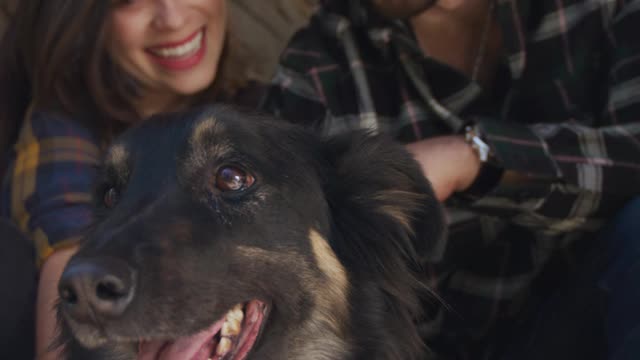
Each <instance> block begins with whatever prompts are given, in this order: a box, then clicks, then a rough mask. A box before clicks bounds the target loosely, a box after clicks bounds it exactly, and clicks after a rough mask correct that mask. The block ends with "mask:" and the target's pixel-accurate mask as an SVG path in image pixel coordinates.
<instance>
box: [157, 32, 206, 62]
mask: <svg viewBox="0 0 640 360" xmlns="http://www.w3.org/2000/svg"><path fill="white" fill-rule="evenodd" d="M205 37H206V32H205V29H204V28H201V29H199V30H198V31H196V32H194V33H193V34H191V35H189V36H188V37H187V38H185V39H183V40H181V41H177V42H172V43H165V44H161V45H156V46H153V47H149V48H147V49H146V51H147V54H148V55H149V57H150V58H151V60H152V61H154V62H155V63H156V64H158V65H160V66H162V67H163V68H166V69H167V70H173V71H178V70H188V69H191V68H193V67H195V66H196V65H198V64H199V63H200V61H202V58H203V57H204V54H205V52H206V41H205Z"/></svg>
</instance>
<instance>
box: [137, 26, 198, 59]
mask: <svg viewBox="0 0 640 360" xmlns="http://www.w3.org/2000/svg"><path fill="white" fill-rule="evenodd" d="M202 37H203V33H202V31H200V32H199V33H198V35H196V36H194V37H193V39H191V40H190V41H189V42H188V43H185V44H182V45H180V46H176V47H165V48H155V49H149V51H150V52H151V53H153V54H154V55H156V56H160V57H163V58H182V57H187V56H190V55H193V54H194V53H196V52H197V51H198V50H200V47H201V46H202Z"/></svg>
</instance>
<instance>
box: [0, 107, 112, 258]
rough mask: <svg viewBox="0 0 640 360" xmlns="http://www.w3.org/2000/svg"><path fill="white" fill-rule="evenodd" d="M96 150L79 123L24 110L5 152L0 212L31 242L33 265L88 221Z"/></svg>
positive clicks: (74, 238) (93, 140)
mask: <svg viewBox="0 0 640 360" xmlns="http://www.w3.org/2000/svg"><path fill="white" fill-rule="evenodd" d="M99 159H100V150H99V146H98V141H97V139H96V138H95V137H94V136H93V135H92V134H91V132H90V131H89V130H88V129H86V128H85V127H83V126H82V125H80V124H79V123H77V122H75V121H73V120H71V119H68V118H65V117H63V116H59V115H51V114H46V113H42V112H34V113H32V114H29V115H28V116H27V117H26V119H25V121H24V124H23V126H22V129H21V132H20V135H19V138H18V141H17V143H16V144H15V146H14V148H13V152H12V154H11V155H10V161H9V167H8V169H7V171H6V173H5V178H4V180H3V184H2V193H1V195H0V200H1V204H0V205H1V207H0V215H2V216H3V217H8V218H11V219H12V221H13V222H14V223H16V224H17V225H18V227H19V228H20V230H21V231H22V232H23V233H25V234H27V235H28V236H29V237H30V238H31V239H33V240H34V242H35V247H36V253H37V257H38V258H37V261H38V264H42V262H43V261H44V260H45V259H46V258H47V257H48V256H49V255H50V254H51V253H52V252H53V251H54V250H55V249H59V248H63V247H66V246H69V245H70V244H73V243H75V242H76V241H77V240H78V238H79V236H80V234H81V233H82V231H83V230H84V229H85V228H86V227H87V226H88V225H89V224H90V222H91V209H90V205H91V191H92V185H93V180H94V176H95V174H96V171H97V168H96V166H97V164H98V161H99Z"/></svg>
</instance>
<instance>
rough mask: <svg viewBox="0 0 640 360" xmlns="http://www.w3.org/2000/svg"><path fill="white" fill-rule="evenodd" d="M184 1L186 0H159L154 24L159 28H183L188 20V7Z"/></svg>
mask: <svg viewBox="0 0 640 360" xmlns="http://www.w3.org/2000/svg"><path fill="white" fill-rule="evenodd" d="M184 3H185V1H184V0H157V1H156V9H155V15H154V21H153V22H154V25H155V26H156V27H157V28H158V29H170V30H177V29H180V28H182V27H183V26H184V25H185V24H186V20H187V11H186V10H187V9H186V8H187V7H186V6H185V4H184Z"/></svg>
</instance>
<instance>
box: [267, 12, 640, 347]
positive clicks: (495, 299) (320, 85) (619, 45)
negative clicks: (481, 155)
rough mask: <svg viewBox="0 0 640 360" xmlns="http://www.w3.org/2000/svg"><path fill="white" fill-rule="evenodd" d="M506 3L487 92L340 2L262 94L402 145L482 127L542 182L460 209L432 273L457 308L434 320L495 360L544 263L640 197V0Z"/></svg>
mask: <svg viewBox="0 0 640 360" xmlns="http://www.w3.org/2000/svg"><path fill="white" fill-rule="evenodd" d="M496 11H497V13H498V19H499V21H500V23H501V26H502V34H503V44H504V48H505V55H504V57H503V62H502V68H501V70H500V71H499V73H498V77H497V80H496V81H497V86H496V89H495V90H494V91H493V93H492V94H487V93H484V92H483V91H482V89H481V88H480V87H479V86H478V85H477V84H475V83H473V82H470V81H469V80H468V79H467V78H465V77H464V76H462V75H460V74H459V73H458V72H456V71H454V70H452V69H450V68H448V67H447V66H445V65H443V64H440V63H437V62H436V61H434V60H432V59H430V58H429V56H428V54H427V55H425V54H424V53H423V52H422V51H421V50H420V49H419V48H418V46H417V43H416V40H415V38H414V36H413V34H412V32H411V30H410V29H409V28H408V27H407V26H406V24H405V23H401V22H393V23H390V22H385V21H384V20H381V19H377V18H376V17H375V16H374V15H372V14H371V12H369V11H367V9H366V7H365V6H362V5H360V4H359V1H357V0H337V1H326V2H325V4H324V7H323V8H321V9H320V10H319V11H318V12H317V14H316V15H315V16H314V17H313V19H312V20H311V23H310V25H309V26H308V27H307V28H306V29H303V30H302V31H300V32H299V33H298V34H296V35H295V36H294V38H293V40H292V41H291V43H290V45H289V47H288V48H287V49H286V50H285V51H284V53H283V55H282V58H281V63H280V67H279V69H278V71H277V74H276V76H275V78H274V85H273V87H272V89H271V91H270V94H269V96H268V97H267V100H266V103H265V107H266V109H268V110H269V111H271V112H273V113H275V114H277V115H279V116H281V117H283V118H285V119H288V120H290V121H294V122H300V123H303V124H307V125H311V126H315V127H316V128H318V129H319V131H322V132H324V133H338V132H344V131H349V130H350V129H355V128H367V129H371V130H372V131H378V132H387V133H390V134H392V135H393V136H394V137H396V138H397V139H398V140H399V141H402V142H411V141H416V140H419V139H423V138H427V137H431V136H436V135H443V134H449V133H452V132H455V131H457V130H458V129H459V128H460V127H461V126H462V124H463V123H464V122H466V121H475V122H477V123H478V124H479V125H480V126H481V128H482V129H483V131H484V133H485V134H486V137H487V140H488V142H489V144H490V145H491V147H492V149H493V151H494V152H495V154H496V158H497V159H498V161H499V162H500V165H501V166H502V167H504V168H505V169H507V170H512V171H515V172H517V173H521V174H526V175H527V176H528V177H529V178H532V179H536V180H537V181H532V182H528V183H520V184H518V185H514V184H509V185H507V184H500V185H498V186H497V187H496V188H494V189H493V190H492V191H490V192H489V193H488V194H487V195H486V196H483V197H482V198H480V199H477V200H475V201H474V202H473V203H470V204H468V203H467V204H463V207H464V210H466V211H470V212H465V211H462V210H461V209H460V204H457V205H456V208H455V209H453V208H452V209H451V214H452V225H451V227H450V229H451V235H450V236H449V238H448V239H447V240H446V241H445V242H444V243H442V244H439V246H437V247H436V248H437V250H438V251H436V252H434V254H432V259H433V262H432V265H433V266H432V267H431V269H430V272H431V276H432V281H433V286H434V288H435V289H437V291H438V293H439V294H440V295H441V296H442V298H443V299H444V301H445V302H446V303H447V304H448V305H449V307H448V309H445V308H444V307H443V308H441V309H439V310H437V314H436V315H435V316H434V317H433V319H431V321H430V322H429V324H428V326H427V327H426V328H425V331H427V332H430V334H431V337H432V339H433V341H432V344H431V345H432V346H433V347H434V348H435V349H436V350H437V351H440V352H441V353H442V354H443V355H445V357H447V358H471V359H485V358H489V357H492V355H494V354H492V353H491V350H490V349H491V348H492V347H493V345H492V344H494V345H495V341H491V339H493V340H496V341H497V340H498V339H503V340H504V338H503V335H504V334H505V333H506V332H508V331H509V330H508V329H509V323H510V322H511V321H512V320H513V318H514V317H515V316H517V314H519V313H520V312H521V309H522V308H523V307H522V306H521V304H522V303H523V300H525V299H528V300H531V299H534V298H535V296H534V295H532V294H535V289H533V285H532V284H534V282H533V279H534V278H536V277H537V275H538V274H540V272H541V271H542V270H543V267H544V268H549V266H550V263H553V264H555V265H558V264H561V265H562V264H568V263H570V261H566V262H563V261H561V260H560V259H559V258H561V256H559V254H567V253H569V254H573V255H575V253H574V248H576V247H581V246H582V245H585V247H586V244H588V241H590V239H591V238H592V236H591V234H592V233H593V231H594V230H597V229H598V228H599V227H600V226H601V224H602V223H603V222H604V221H605V220H606V219H607V218H608V217H609V216H611V215H612V214H613V213H614V212H615V211H616V209H619V208H620V206H621V205H622V204H623V203H624V202H625V201H627V200H628V199H630V198H631V197H633V196H637V195H638V194H640V38H639V34H640V1H636V0H618V1H616V0H563V1H558V0H498V4H497V8H496ZM576 240H577V241H576ZM563 258H564V257H563ZM560 269H563V270H560ZM564 270H567V269H566V268H565V267H564V266H560V265H558V266H557V268H556V271H557V272H555V273H554V274H555V275H554V276H552V277H551V278H552V280H553V281H556V280H557V281H559V279H560V278H562V276H561V274H564ZM535 283H536V284H537V283H538V282H535ZM532 290H533V291H532Z"/></svg>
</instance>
